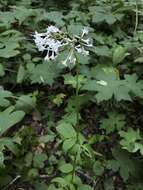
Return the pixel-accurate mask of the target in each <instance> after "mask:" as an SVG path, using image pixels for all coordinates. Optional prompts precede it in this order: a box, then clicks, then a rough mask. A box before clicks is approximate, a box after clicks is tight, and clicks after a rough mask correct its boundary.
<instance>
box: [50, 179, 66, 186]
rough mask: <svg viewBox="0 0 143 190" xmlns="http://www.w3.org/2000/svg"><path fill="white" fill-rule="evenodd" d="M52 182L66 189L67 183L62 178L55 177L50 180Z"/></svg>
mask: <svg viewBox="0 0 143 190" xmlns="http://www.w3.org/2000/svg"><path fill="white" fill-rule="evenodd" d="M52 182H54V183H57V184H59V185H60V186H62V187H66V186H67V185H68V184H69V183H68V182H67V181H66V180H65V179H64V178H62V177H56V178H54V179H52Z"/></svg>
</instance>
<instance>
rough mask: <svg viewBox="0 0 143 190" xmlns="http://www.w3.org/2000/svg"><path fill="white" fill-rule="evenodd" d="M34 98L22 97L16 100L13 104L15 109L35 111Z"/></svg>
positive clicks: (32, 96)
mask: <svg viewBox="0 0 143 190" xmlns="http://www.w3.org/2000/svg"><path fill="white" fill-rule="evenodd" d="M35 106H36V98H35V96H34V95H22V96H20V97H19V98H18V100H17V101H16V104H15V108H16V109H19V110H23V111H25V112H29V111H30V110H32V109H35Z"/></svg>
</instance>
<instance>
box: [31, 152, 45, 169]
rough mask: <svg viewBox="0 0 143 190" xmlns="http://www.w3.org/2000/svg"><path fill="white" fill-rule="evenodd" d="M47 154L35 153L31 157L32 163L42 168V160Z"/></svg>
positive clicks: (43, 160)
mask: <svg viewBox="0 0 143 190" xmlns="http://www.w3.org/2000/svg"><path fill="white" fill-rule="evenodd" d="M47 158H48V157H47V155H46V154H44V153H38V154H35V155H34V157H33V164H34V167H36V168H43V167H44V162H45V161H46V160H47Z"/></svg>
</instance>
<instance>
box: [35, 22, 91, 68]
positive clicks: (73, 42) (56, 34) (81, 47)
mask: <svg viewBox="0 0 143 190" xmlns="http://www.w3.org/2000/svg"><path fill="white" fill-rule="evenodd" d="M88 33H89V29H88V28H87V27H84V28H83V30H82V34H81V36H72V37H71V36H69V35H67V34H65V33H64V32H62V31H61V30H60V29H59V28H57V27H56V26H53V25H51V26H48V28H47V31H46V32H45V33H38V32H37V31H36V32H35V34H34V41H35V44H36V46H37V48H38V50H39V51H42V52H43V51H46V56H45V58H44V59H45V60H54V59H55V58H56V57H57V55H58V54H59V53H60V51H62V50H63V49H65V48H62V47H65V46H69V47H70V48H69V49H72V51H70V52H69V55H68V57H67V58H66V59H65V61H62V63H63V64H65V65H68V64H67V63H68V62H70V63H73V64H75V59H74V51H77V52H78V53H81V54H82V55H85V56H87V55H89V51H88V50H86V48H88V47H92V43H91V40H90V39H89V38H85V37H86V35H87V34H88Z"/></svg>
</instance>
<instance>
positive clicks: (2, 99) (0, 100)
mask: <svg viewBox="0 0 143 190" xmlns="http://www.w3.org/2000/svg"><path fill="white" fill-rule="evenodd" d="M11 96H12V93H11V92H10V91H7V90H1V89H0V107H7V106H9V105H10V101H9V100H8V98H10V97H11Z"/></svg>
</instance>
